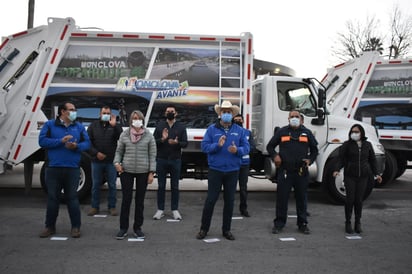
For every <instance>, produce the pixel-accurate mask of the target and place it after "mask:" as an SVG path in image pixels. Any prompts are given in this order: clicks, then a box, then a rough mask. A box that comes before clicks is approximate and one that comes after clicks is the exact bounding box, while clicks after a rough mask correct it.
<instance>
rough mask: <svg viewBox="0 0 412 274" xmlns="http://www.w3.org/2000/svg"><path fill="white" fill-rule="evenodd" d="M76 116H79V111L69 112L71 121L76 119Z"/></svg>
mask: <svg viewBox="0 0 412 274" xmlns="http://www.w3.org/2000/svg"><path fill="white" fill-rule="evenodd" d="M76 118H77V111H70V113H69V119H70V121H72V122H73V121H74V120H76Z"/></svg>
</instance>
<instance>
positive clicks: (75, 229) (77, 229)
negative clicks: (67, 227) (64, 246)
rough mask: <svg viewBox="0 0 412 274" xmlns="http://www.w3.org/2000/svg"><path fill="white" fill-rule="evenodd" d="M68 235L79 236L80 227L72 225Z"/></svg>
mask: <svg viewBox="0 0 412 274" xmlns="http://www.w3.org/2000/svg"><path fill="white" fill-rule="evenodd" d="M70 235H71V236H72V238H80V229H79V228H77V227H73V228H72V231H71V233H70Z"/></svg>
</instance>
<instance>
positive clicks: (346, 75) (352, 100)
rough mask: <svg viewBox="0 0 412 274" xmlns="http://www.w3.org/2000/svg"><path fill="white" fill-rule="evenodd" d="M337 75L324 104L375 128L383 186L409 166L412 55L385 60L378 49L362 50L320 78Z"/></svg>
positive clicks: (411, 148) (411, 129) (411, 138)
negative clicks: (381, 148)
mask: <svg viewBox="0 0 412 274" xmlns="http://www.w3.org/2000/svg"><path fill="white" fill-rule="evenodd" d="M364 64H369V65H368V66H367V67H365V66H364ZM365 76H367V77H365ZM336 77H337V78H339V80H338V81H337V82H336V83H335V84H334V85H333V86H334V87H336V88H331V89H330V90H328V91H327V97H328V100H327V108H328V109H329V111H331V113H335V114H337V115H341V116H345V117H348V118H354V119H356V120H359V121H363V122H365V123H368V124H371V125H373V126H374V127H375V128H376V129H377V130H378V134H379V140H380V143H381V144H382V145H383V146H384V148H385V155H386V162H385V170H384V172H383V176H382V178H383V182H382V184H380V186H383V185H385V183H387V182H391V181H393V180H394V179H395V178H397V177H399V176H401V175H402V174H403V173H404V172H405V170H406V169H407V168H411V167H410V166H408V162H410V161H412V59H411V58H402V59H391V60H388V59H385V58H383V57H380V54H379V52H376V51H370V52H364V53H363V54H362V55H361V56H360V57H359V58H355V59H353V60H350V61H348V62H346V63H343V64H339V65H337V66H335V67H332V68H330V69H329V70H328V72H327V75H326V76H325V78H324V79H323V81H322V82H323V83H324V84H325V85H328V83H329V82H330V81H331V80H332V79H334V78H336ZM362 77H363V79H362ZM359 79H362V80H363V82H359ZM359 83H360V84H361V85H362V86H361V87H362V91H361V90H359V88H360V87H359ZM363 90H364V92H363Z"/></svg>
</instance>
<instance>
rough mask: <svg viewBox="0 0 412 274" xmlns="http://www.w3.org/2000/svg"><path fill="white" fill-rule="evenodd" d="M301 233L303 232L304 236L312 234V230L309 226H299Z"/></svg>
mask: <svg viewBox="0 0 412 274" xmlns="http://www.w3.org/2000/svg"><path fill="white" fill-rule="evenodd" d="M299 231H300V232H302V233H303V234H306V235H307V234H310V230H309V228H308V226H307V225H301V226H299Z"/></svg>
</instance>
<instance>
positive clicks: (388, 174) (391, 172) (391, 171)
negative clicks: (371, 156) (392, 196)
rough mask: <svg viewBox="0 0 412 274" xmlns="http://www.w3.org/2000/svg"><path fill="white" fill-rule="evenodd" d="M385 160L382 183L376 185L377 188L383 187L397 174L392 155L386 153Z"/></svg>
mask: <svg viewBox="0 0 412 274" xmlns="http://www.w3.org/2000/svg"><path fill="white" fill-rule="evenodd" d="M385 158H386V160H385V170H384V171H383V174H382V182H381V183H380V184H377V185H378V186H384V185H385V184H387V183H390V182H392V181H393V180H394V179H395V176H396V173H397V172H398V168H397V162H396V158H395V156H394V155H393V153H392V152H390V151H386V152H385Z"/></svg>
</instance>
